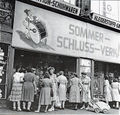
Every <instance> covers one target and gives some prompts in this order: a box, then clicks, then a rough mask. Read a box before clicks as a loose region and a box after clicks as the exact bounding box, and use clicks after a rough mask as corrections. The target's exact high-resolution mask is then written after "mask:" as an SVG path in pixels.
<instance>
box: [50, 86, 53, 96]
mask: <svg viewBox="0 0 120 115" xmlns="http://www.w3.org/2000/svg"><path fill="white" fill-rule="evenodd" d="M50 96H51V97H53V89H52V88H51V90H50Z"/></svg>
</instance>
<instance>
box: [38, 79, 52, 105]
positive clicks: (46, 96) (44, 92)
mask: <svg viewBox="0 0 120 115" xmlns="http://www.w3.org/2000/svg"><path fill="white" fill-rule="evenodd" d="M41 81H42V86H43V87H42V88H41V91H40V97H39V103H40V104H41V105H49V104H51V96H50V91H51V87H52V82H51V81H50V79H48V78H44V79H42V80H41Z"/></svg>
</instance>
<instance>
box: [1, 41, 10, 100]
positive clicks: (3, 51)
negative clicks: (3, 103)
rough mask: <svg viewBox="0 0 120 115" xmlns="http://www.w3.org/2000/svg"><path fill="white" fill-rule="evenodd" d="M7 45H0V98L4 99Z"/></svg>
mask: <svg viewBox="0 0 120 115" xmlns="http://www.w3.org/2000/svg"><path fill="white" fill-rule="evenodd" d="M7 60H8V45H6V44H3V43H0V98H5V95H6V94H5V92H6V91H5V90H6V69H7Z"/></svg>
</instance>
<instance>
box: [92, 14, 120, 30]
mask: <svg viewBox="0 0 120 115" xmlns="http://www.w3.org/2000/svg"><path fill="white" fill-rule="evenodd" d="M91 15H92V17H91V19H92V20H93V21H95V22H97V23H100V24H103V25H106V26H109V27H112V28H114V29H117V30H120V22H118V21H115V20H113V19H110V18H107V17H105V16H102V15H99V14H96V13H91Z"/></svg>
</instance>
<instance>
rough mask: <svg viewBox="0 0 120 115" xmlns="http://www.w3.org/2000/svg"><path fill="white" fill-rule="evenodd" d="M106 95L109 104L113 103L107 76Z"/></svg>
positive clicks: (105, 82) (105, 83)
mask: <svg viewBox="0 0 120 115" xmlns="http://www.w3.org/2000/svg"><path fill="white" fill-rule="evenodd" d="M104 95H105V101H106V103H107V104H109V102H112V94H111V85H110V83H109V80H108V77H107V76H106V77H105V81H104Z"/></svg>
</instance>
